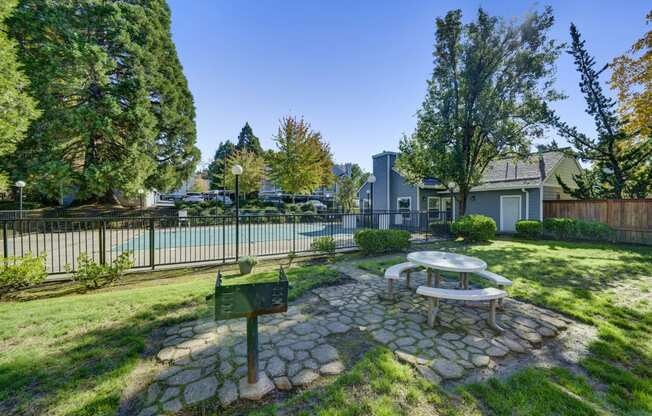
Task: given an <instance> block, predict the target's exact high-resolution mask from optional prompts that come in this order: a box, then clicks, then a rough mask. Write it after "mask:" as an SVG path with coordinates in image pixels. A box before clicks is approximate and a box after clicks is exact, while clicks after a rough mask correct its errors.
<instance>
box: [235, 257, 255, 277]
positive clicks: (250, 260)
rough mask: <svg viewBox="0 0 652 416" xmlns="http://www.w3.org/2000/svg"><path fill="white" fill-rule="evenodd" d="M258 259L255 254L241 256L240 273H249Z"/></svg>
mask: <svg viewBox="0 0 652 416" xmlns="http://www.w3.org/2000/svg"><path fill="white" fill-rule="evenodd" d="M257 263H258V260H257V259H256V258H255V257H253V256H244V257H241V258H240V261H239V262H238V265H239V266H240V274H249V273H251V270H252V269H253V268H254V266H255V265H256V264H257Z"/></svg>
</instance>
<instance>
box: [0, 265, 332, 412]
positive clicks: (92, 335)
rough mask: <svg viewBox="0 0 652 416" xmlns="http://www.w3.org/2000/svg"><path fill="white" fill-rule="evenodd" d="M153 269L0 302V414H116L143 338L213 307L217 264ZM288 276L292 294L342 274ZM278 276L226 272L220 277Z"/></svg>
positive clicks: (312, 269) (320, 270)
mask: <svg viewBox="0 0 652 416" xmlns="http://www.w3.org/2000/svg"><path fill="white" fill-rule="evenodd" d="M158 274H159V277H161V278H160V279H158V280H148V281H139V282H136V283H133V284H125V285H123V286H120V287H113V288H106V289H102V290H99V291H97V292H92V293H88V294H84V295H79V294H77V295H68V296H64V297H58V298H52V299H42V300H34V301H30V302H12V303H0V351H2V354H0V414H2V415H6V414H48V415H63V414H75V415H113V414H115V413H116V410H117V406H118V403H119V399H120V392H121V390H122V388H123V387H124V385H125V381H126V380H127V377H128V376H129V374H130V373H131V371H132V370H133V369H134V368H135V367H136V365H137V363H138V362H139V360H141V359H142V354H143V353H144V350H145V345H146V344H145V342H146V339H147V337H149V336H150V335H151V334H152V332H153V331H154V330H155V329H157V328H159V327H161V326H165V325H169V324H172V323H175V322H179V321H184V320H188V319H193V318H198V317H202V316H210V314H211V313H212V308H211V304H208V303H207V301H206V296H207V295H209V294H210V293H212V291H213V287H214V282H215V280H214V279H215V272H214V271H211V272H203V273H199V274H192V273H190V274H188V273H186V274H182V273H179V272H163V273H158ZM168 275H173V276H175V277H170V278H164V277H166V276H168ZM287 275H288V280H289V282H290V285H291V288H290V294H289V296H290V297H292V298H296V297H298V296H300V294H301V293H303V292H305V291H306V290H308V289H309V288H310V287H313V286H315V285H318V284H322V283H330V282H333V281H334V280H336V279H337V278H338V277H339V274H338V273H337V272H335V271H333V270H331V269H329V268H327V267H326V266H320V265H314V266H304V267H296V268H290V269H288V270H287ZM276 276H277V272H263V273H260V274H254V275H250V276H248V277H246V278H241V277H228V276H225V284H234V283H238V282H239V281H243V280H252V281H254V280H259V279H272V278H276Z"/></svg>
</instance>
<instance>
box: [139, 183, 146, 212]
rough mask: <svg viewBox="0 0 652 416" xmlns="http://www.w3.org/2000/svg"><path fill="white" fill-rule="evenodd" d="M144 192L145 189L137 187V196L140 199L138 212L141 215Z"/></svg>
mask: <svg viewBox="0 0 652 416" xmlns="http://www.w3.org/2000/svg"><path fill="white" fill-rule="evenodd" d="M144 194H145V190H144V189H143V188H139V189H138V198H139V199H140V213H141V215H142V213H143V195H144Z"/></svg>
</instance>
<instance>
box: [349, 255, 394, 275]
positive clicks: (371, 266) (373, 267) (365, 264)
mask: <svg viewBox="0 0 652 416" xmlns="http://www.w3.org/2000/svg"><path fill="white" fill-rule="evenodd" d="M404 261H405V256H403V257H400V256H396V257H390V258H388V259H381V260H363V261H361V262H358V268H360V269H362V270H366V271H368V272H371V273H375V274H377V275H379V276H382V275H383V273H385V270H387V269H388V268H389V267H392V266H393V265H395V264H398V263H403V262H404Z"/></svg>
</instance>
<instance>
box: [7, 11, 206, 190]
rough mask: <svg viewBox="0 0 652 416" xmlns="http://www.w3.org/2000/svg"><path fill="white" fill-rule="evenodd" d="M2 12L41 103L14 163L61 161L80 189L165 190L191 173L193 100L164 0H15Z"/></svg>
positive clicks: (28, 166) (24, 166)
mask: <svg viewBox="0 0 652 416" xmlns="http://www.w3.org/2000/svg"><path fill="white" fill-rule="evenodd" d="M9 22H10V29H11V34H12V35H13V36H14V37H15V38H16V39H17V40H18V43H19V45H20V48H19V56H20V58H21V60H22V62H23V63H24V67H25V72H26V73H27V75H28V76H29V78H30V79H31V81H32V82H31V91H32V94H33V95H34V96H38V97H39V100H40V107H41V108H42V110H43V115H42V117H41V118H40V119H39V120H38V121H36V122H34V123H32V126H31V128H30V131H29V134H28V137H27V139H26V140H25V141H24V142H23V144H22V145H21V146H20V147H19V149H18V156H17V157H16V158H15V159H18V160H19V162H16V163H15V164H14V166H13V167H14V168H15V169H16V170H18V171H22V172H26V173H30V172H34V171H35V168H36V166H34V165H33V163H30V161H31V160H34V159H36V160H45V161H52V160H58V161H63V162H65V163H67V164H68V165H69V167H70V169H68V170H67V172H69V175H70V178H69V179H70V181H71V182H72V183H74V184H75V187H76V188H77V189H78V197H79V198H80V199H98V198H105V197H110V196H112V194H113V190H114V189H120V190H122V191H123V192H124V193H125V194H127V195H130V194H131V195H133V194H134V193H135V192H136V191H137V190H138V189H139V188H141V187H142V186H147V185H150V186H157V187H160V188H161V189H162V190H167V189H170V188H172V187H174V186H175V185H177V184H179V183H180V182H181V181H182V180H183V179H185V178H186V177H188V176H189V175H190V174H191V173H192V171H193V170H194V167H195V164H196V162H197V160H198V157H199V153H198V150H197V149H196V148H195V147H194V143H195V130H194V129H195V127H194V107H193V104H192V97H191V95H190V92H189V91H188V89H187V85H186V81H185V78H184V76H183V73H182V71H181V66H180V64H179V62H178V59H177V56H176V51H175V50H174V45H173V44H172V41H171V39H170V27H169V26H170V25H169V23H170V17H169V9H168V8H167V5H166V4H165V0H152V1H145V0H134V1H130V2H122V1H110V2H98V1H95V0H62V1H57V2H52V1H47V0H21V1H20V3H19V6H18V7H17V9H16V12H15V13H14V14H13V16H12V18H11V19H10V21H9ZM43 196H44V197H46V198H52V199H54V198H57V197H58V195H51V194H44V195H43Z"/></svg>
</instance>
